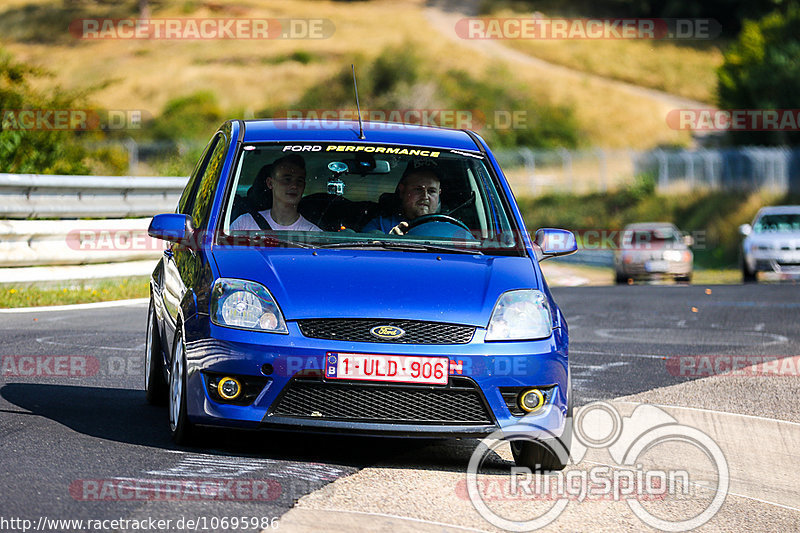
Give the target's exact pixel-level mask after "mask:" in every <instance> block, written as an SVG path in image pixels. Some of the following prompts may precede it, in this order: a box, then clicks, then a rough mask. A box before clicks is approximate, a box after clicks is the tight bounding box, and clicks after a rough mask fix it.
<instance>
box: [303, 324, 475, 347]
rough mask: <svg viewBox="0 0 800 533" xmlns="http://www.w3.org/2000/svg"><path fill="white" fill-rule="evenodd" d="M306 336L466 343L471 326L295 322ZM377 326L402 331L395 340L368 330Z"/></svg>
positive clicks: (405, 342)
mask: <svg viewBox="0 0 800 533" xmlns="http://www.w3.org/2000/svg"><path fill="white" fill-rule="evenodd" d="M298 325H299V326H300V331H301V333H302V334H303V335H305V336H306V337H312V338H315V339H328V340H337V341H350V342H391V343H397V344H467V343H468V342H469V341H470V340H472V335H473V334H474V333H475V327H474V326H462V325H459V324H444V323H441V322H422V321H419V320H377V319H358V318H330V319H329V318H322V319H312V320H300V321H298ZM378 326H394V327H395V328H400V329H402V330H403V331H405V334H404V335H403V336H401V337H398V338H394V339H386V338H378V337H375V336H373V335H372V333H370V330H372V329H373V328H375V327H378Z"/></svg>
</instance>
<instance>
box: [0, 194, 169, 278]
mask: <svg viewBox="0 0 800 533" xmlns="http://www.w3.org/2000/svg"><path fill="white" fill-rule="evenodd" d="M173 209H174V208H173ZM170 211H171V210H170ZM149 224H150V218H149V217H148V218H126V219H104V220H0V267H25V266H41V265H50V266H51V265H83V264H89V263H117V262H123V261H134V260H140V259H157V258H158V257H159V255H161V252H162V250H163V249H164V242H163V241H160V240H158V239H152V238H150V237H149V236H148V235H147V227H148V225H149Z"/></svg>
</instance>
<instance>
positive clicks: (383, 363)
mask: <svg viewBox="0 0 800 533" xmlns="http://www.w3.org/2000/svg"><path fill="white" fill-rule="evenodd" d="M449 370H450V369H449V359H448V358H447V357H425V356H418V355H378V354H363V353H339V352H329V353H328V354H327V356H326V363H325V377H326V378H327V379H354V380H360V381H385V382H392V383H424V384H427V385H447V378H448V374H449Z"/></svg>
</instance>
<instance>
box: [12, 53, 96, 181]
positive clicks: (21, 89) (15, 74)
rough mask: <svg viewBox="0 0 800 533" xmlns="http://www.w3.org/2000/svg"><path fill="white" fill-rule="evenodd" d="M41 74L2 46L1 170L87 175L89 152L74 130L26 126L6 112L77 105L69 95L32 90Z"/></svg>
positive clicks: (68, 107)
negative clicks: (15, 58)
mask: <svg viewBox="0 0 800 533" xmlns="http://www.w3.org/2000/svg"><path fill="white" fill-rule="evenodd" d="M42 75H43V73H42V72H40V71H38V70H37V69H34V68H32V67H30V66H28V65H25V64H23V63H18V62H16V61H14V59H13V58H12V57H11V55H10V54H8V53H7V52H6V51H4V50H2V49H0V112H2V114H3V116H2V122H0V172H11V173H42V174H84V173H86V172H87V170H88V167H87V165H86V162H85V161H84V159H85V158H86V157H87V154H86V151H85V150H84V149H83V148H82V147H81V145H80V144H78V142H77V140H76V137H77V135H76V133H75V132H72V131H65V130H32V129H24V128H22V127H19V126H18V125H17V124H16V118H15V117H16V115H15V114H13V113H8V114H6V112H12V111H19V110H23V109H45V110H46V109H50V110H52V109H70V108H75V107H76V105H77V104H76V99H75V98H73V97H72V96H70V95H65V94H57V95H55V96H50V95H46V94H40V93H38V92H37V91H35V90H33V89H32V88H31V86H30V84H29V80H30V79H31V78H35V77H40V76H42Z"/></svg>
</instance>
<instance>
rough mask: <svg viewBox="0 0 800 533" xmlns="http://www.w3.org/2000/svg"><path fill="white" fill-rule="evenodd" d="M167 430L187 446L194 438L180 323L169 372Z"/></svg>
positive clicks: (181, 443) (176, 439) (177, 441)
mask: <svg viewBox="0 0 800 533" xmlns="http://www.w3.org/2000/svg"><path fill="white" fill-rule="evenodd" d="M169 430H170V434H171V435H172V440H173V441H175V444H178V445H182V446H187V445H191V444H192V443H193V442H194V441H195V439H196V430H195V427H194V425H193V424H192V423H191V422H190V421H189V416H188V415H187V413H186V355H185V345H184V342H183V335H182V334H181V330H180V325H179V326H178V331H177V333H176V334H175V347H174V350H173V354H172V368H171V371H170V373H169Z"/></svg>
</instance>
